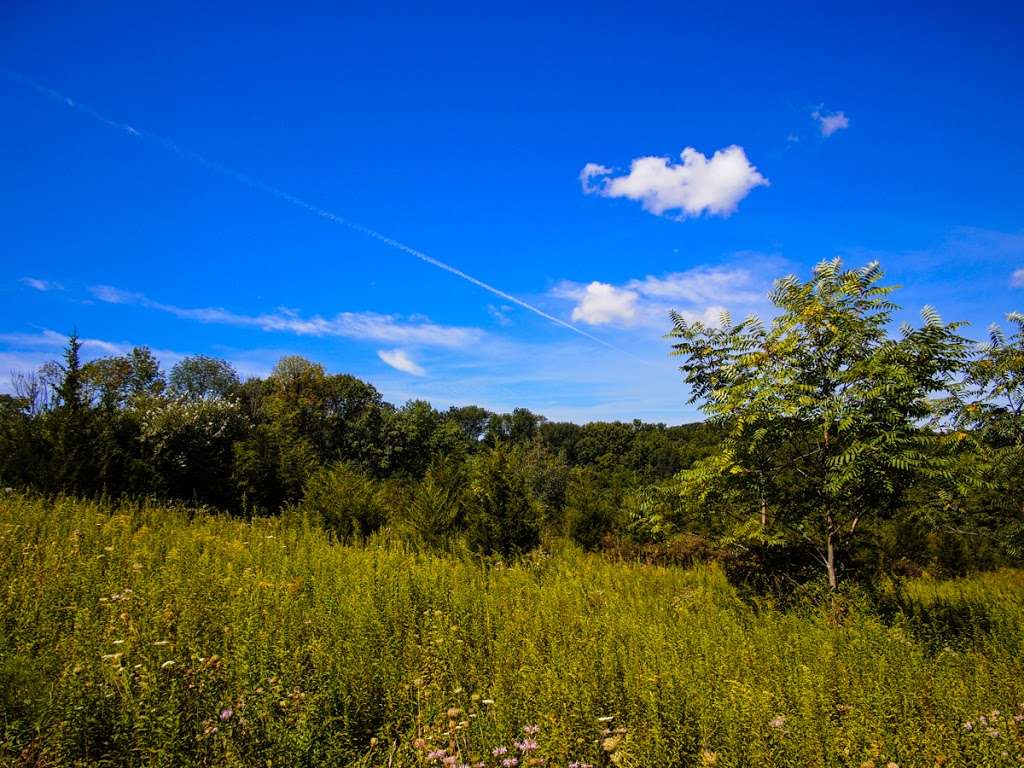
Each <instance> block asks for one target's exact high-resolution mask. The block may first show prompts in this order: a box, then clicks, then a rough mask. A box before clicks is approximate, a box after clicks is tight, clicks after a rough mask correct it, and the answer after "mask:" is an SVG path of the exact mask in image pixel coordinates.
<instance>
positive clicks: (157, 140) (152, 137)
mask: <svg viewBox="0 0 1024 768" xmlns="http://www.w3.org/2000/svg"><path fill="white" fill-rule="evenodd" d="M0 72H2V73H3V74H4V76H5V77H7V78H8V79H10V80H13V81H15V82H17V83H20V84H22V85H27V86H28V87H30V88H32V89H33V90H35V91H37V92H39V93H41V94H43V95H45V96H49V97H50V98H52V99H55V100H57V101H60V102H62V103H63V104H65V105H67V106H68V107H71V108H72V109H77V110H79V111H81V112H84V113H85V114H87V115H89V117H91V118H93V119H94V120H98V121H99V122H101V123H103V124H104V125H107V126H110V127H111V128H115V129H117V130H119V131H122V132H124V133H127V134H128V135H129V136H133V137H134V138H137V139H141V140H143V141H147V142H149V143H151V144H156V145H157V146H160V147H162V148H163V149H166V150H168V151H169V152H173V153H174V154H176V155H178V156H179V157H184V158H187V159H189V160H191V161H193V162H195V163H198V164H199V165H202V166H204V167H206V168H209V169H210V170H213V171H216V172H217V173H220V174H223V175H225V176H229V177H231V178H232V179H235V180H236V181H239V182H241V183H243V184H245V185H246V186H249V187H252V188H253V189H258V190H260V191H261V192H265V193H267V194H269V195H273V196H274V197H276V198H278V199H279V200H283V201H285V202H286V203H290V204H291V205H294V206H296V207H298V208H303V209H305V210H307V211H309V212H310V213H313V214H316V215H317V216H319V217H321V218H323V219H327V220H328V221H331V222H334V223H335V224H340V225H341V226H343V227H347V228H348V229H351V230H353V231H355V232H359V233H361V234H364V235H367V236H368V237H372V238H373V239H375V240H378V241H379V242H381V243H384V244H385V245H389V246H391V247H392V248H395V249H397V250H399V251H402V252H403V253H406V254H408V255H409V256H413V257H415V258H417V259H419V260H420V261H423V262H425V263H427V264H430V265H431V266H434V267H437V268H438V269H443V270H444V271H445V272H449V273H451V274H453V275H455V276H456V277H460V278H462V279H463V280H465V281H466V282H468V283H472V284H473V285H475V286H477V287H478V288H482V289H483V290H485V291H487V292H489V293H492V294H494V295H495V296H498V297H500V298H502V299H505V300H506V301H510V302H512V303H513V304H515V305H517V306H519V307H522V308H523V309H525V310H528V311H530V312H533V314H535V315H538V316H539V317H543V318H544V319H545V320H548V321H550V322H552V323H554V324H555V325H560V326H561V327H563V328H566V329H568V330H570V331H572V332H573V333H576V334H579V335H580V336H582V337H583V338H585V339H589V340H590V341H593V342H595V343H597V344H600V345H602V346H604V347H607V348H608V349H613V350H615V351H616V352H621V353H622V354H625V355H629V356H630V357H635V358H637V359H638V360H639V359H642V358H639V357H637V356H636V355H634V354H633V353H632V352H629V351H627V350H624V349H620V348H619V347H616V346H615V345H614V344H611V343H609V342H607V341H605V340H604V339H602V338H599V337H597V336H594V335H592V334H589V333H587V332H586V331H584V330H581V329H580V328H577V327H576V326H575V325H573V324H572V323H567V322H566V321H565V320H562V319H560V318H557V317H555V316H554V315H551V314H549V313H547V312H545V311H544V310H543V309H540V308H539V307H535V306H534V305H532V304H530V303H528V302H525V301H523V300H522V299H519V298H516V297H515V296H513V295H512V294H510V293H506V292H505V291H503V290H501V289H500V288H495V287H494V286H493V285H490V284H489V283H485V282H484V281H483V280H480V279H479V278H476V277H473V276H472V275H470V274H467V273H466V272H463V271H462V270H461V269H459V268H458V267H453V266H452V265H451V264H446V263H445V262H443V261H441V260H440V259H435V258H434V257H433V256H428V255H427V254H425V253H423V251H420V250H417V249H416V248H413V247H412V246H410V245H406V244H405V243H403V242H401V241H399V240H395V239H394V238H392V237H388V236H387V235H385V234H383V233H381V232H378V231H377V230H375V229H371V228H370V227H366V226H363V225H362V224H358V223H356V222H354V221H349V220H348V219H346V218H345V217H344V216H339V215H338V214H336V213H333V212H332V211H328V210H327V209H326V208H321V207H320V206H318V205H314V204H313V203H310V202H308V201H306V200H303V199H302V198H301V197H296V196H295V195H293V194H291V193H290V192H285V191H284V190H283V189H278V188H277V187H275V186H273V185H271V184H268V183H267V182H265V181H261V180H260V179H257V178H254V177H252V176H249V175H247V174H244V173H241V172H240V171H236V170H235V169H234V168H229V167H228V166H226V165H221V164H220V163H218V162H216V161H214V160H209V159H207V158H205V157H203V156H202V155H200V154H198V153H196V152H193V151H191V150H188V149H183V148H182V147H179V146H178V145H177V144H175V143H174V142H173V141H171V140H170V139H165V138H164V137H162V136H158V135H157V134H155V133H150V132H149V131H142V130H139V129H138V128H135V127H134V126H131V125H129V124H128V123H120V122H118V121H116V120H111V119H110V118H109V117H107V116H106V115H103V114H102V113H100V112H97V111H96V110H95V109H93V108H92V107H90V106H88V105H86V104H83V103H81V102H80V101H75V100H74V99H72V98H70V97H68V96H65V95H64V94H63V93H61V92H60V91H58V90H55V89H53V88H47V87H46V86H45V85H42V84H41V83H38V82H36V81H35V80H33V79H32V78H31V77H28V76H26V75H22V74H20V73H18V72H13V71H11V70H7V69H0ZM645 362H647V361H645Z"/></svg>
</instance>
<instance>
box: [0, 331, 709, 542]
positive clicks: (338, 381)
mask: <svg viewBox="0 0 1024 768" xmlns="http://www.w3.org/2000/svg"><path fill="white" fill-rule="evenodd" d="M80 346H81V345H80V342H79V341H78V339H77V337H75V336H72V337H71V338H70V340H69V342H68V346H67V349H66V350H65V352H64V355H63V358H62V359H61V360H60V361H54V362H52V363H49V364H47V365H45V366H43V368H42V369H41V370H40V371H39V372H37V373H35V374H31V375H24V374H20V375H16V376H15V389H16V394H15V395H13V396H11V395H4V396H2V397H0V483H2V484H4V485H6V486H10V487H25V488H34V489H38V490H40V491H43V492H50V493H57V492H60V493H70V494H77V495H83V496H98V495H105V496H108V497H113V498H119V497H158V498H164V499H176V500H183V501H186V502H192V503H196V504H202V505H207V506H210V507H214V508H217V509H220V510H224V511H228V512H231V513H234V514H238V515H269V514H276V513H278V512H280V511H281V510H282V509H285V508H291V509H293V510H298V511H301V512H303V513H307V514H309V515H311V516H313V517H315V518H317V519H319V520H320V521H322V522H323V524H325V525H326V526H328V527H329V528H330V529H331V530H333V531H334V532H335V533H337V534H338V535H339V536H340V537H345V538H348V537H358V536H366V535H369V534H371V533H373V532H374V531H375V530H377V529H379V528H381V527H382V526H385V525H390V526H393V527H395V528H398V529H401V530H402V531H404V532H407V533H410V534H412V535H413V536H415V537H416V538H417V539H419V540H421V541H422V542H424V543H427V544H430V545H437V546H442V545H446V544H450V543H452V542H454V541H455V540H456V539H458V540H464V541H467V542H468V543H469V544H470V545H471V546H472V547H473V548H474V549H476V550H478V551H481V552H485V553H501V554H504V555H510V554H514V553H517V552H522V551H525V550H528V549H530V548H532V547H534V546H536V544H537V543H538V542H539V540H540V535H541V532H542V531H547V532H550V533H553V534H558V535H561V534H565V535H568V536H570V537H572V538H574V539H575V540H577V541H579V542H580V543H581V544H583V545H584V546H587V547H592V548H593V547H597V546H599V545H600V544H601V542H602V541H603V539H604V538H605V537H607V536H608V535H610V534H612V533H614V532H615V531H616V530H618V529H619V528H620V527H621V525H622V522H623V513H624V510H626V509H628V508H629V505H630V503H634V504H640V503H641V502H640V501H633V502H631V498H632V497H633V496H635V495H636V492H637V490H638V489H642V488H647V487H649V486H651V485H652V484H657V483H660V482H665V481H667V480H669V479H671V478H672V477H673V476H674V475H676V474H677V473H678V472H679V471H680V470H682V469H683V468H685V467H688V466H691V465H692V464H693V463H694V462H695V461H696V460H698V459H700V458H702V457H704V456H707V455H709V453H710V452H711V451H712V450H713V448H714V445H715V440H716V434H717V433H718V430H717V429H716V428H715V427H714V426H712V425H709V424H700V423H698V424H691V425H685V426H679V427H665V426H664V425H660V424H645V423H642V422H639V421H634V422H632V423H621V422H613V423H592V424H587V425H582V426H581V425H576V424H572V423H560V422H550V421H547V420H546V419H544V418H543V417H542V416H539V415H537V414H534V413H531V412H530V411H528V410H526V409H516V410H515V411H513V412H512V413H492V412H490V411H488V410H486V409H484V408H481V407H478V406H464V407H452V408H449V409H448V410H446V411H439V410H436V409H434V408H432V407H431V406H430V404H429V403H427V402H424V401H410V402H408V403H406V404H405V405H403V406H401V407H395V406H393V405H391V404H389V403H387V402H385V401H384V400H383V399H382V397H381V395H380V393H379V392H378V391H377V390H376V389H375V388H374V387H373V386H372V385H370V384H368V383H367V382H365V381H361V380H360V379H358V378H355V377H353V376H350V375H346V374H328V373H327V372H326V371H325V369H324V367H323V366H322V365H319V364H317V363H314V362H311V361H309V360H306V359H304V358H301V357H285V358H283V359H282V360H280V361H279V362H278V364H277V365H276V366H275V368H274V369H273V371H272V372H271V374H270V375H269V376H267V377H266V378H251V379H248V380H246V381H242V380H240V378H239V376H238V375H237V374H236V372H235V371H234V370H233V369H232V367H231V365H230V364H229V363H227V362H226V361H223V360H218V359H215V358H211V357H206V356H202V355H197V356H193V357H188V358H185V359H184V360H182V361H181V362H179V363H178V364H177V365H175V366H174V367H173V369H171V371H170V372H169V374H165V373H164V372H163V371H161V369H160V366H159V364H158V362H157V360H156V359H155V358H154V356H153V355H152V353H151V352H150V351H149V350H148V349H146V348H144V347H139V348H136V349H134V350H132V351H131V352H130V353H129V354H127V355H123V356H112V357H105V358H101V359H97V360H92V361H90V362H83V361H82V360H81V357H80Z"/></svg>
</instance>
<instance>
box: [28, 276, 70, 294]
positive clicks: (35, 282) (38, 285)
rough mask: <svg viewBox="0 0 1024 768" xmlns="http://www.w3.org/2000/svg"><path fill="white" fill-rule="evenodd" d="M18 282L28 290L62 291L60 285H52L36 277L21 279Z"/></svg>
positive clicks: (52, 283)
mask: <svg viewBox="0 0 1024 768" xmlns="http://www.w3.org/2000/svg"><path fill="white" fill-rule="evenodd" d="M20 282H22V283H24V284H25V285H27V286H28V287H29V288H34V289H36V290H37V291H62V290H64V286H63V285H61V284H60V283H54V282H51V281H50V280H42V279H40V278H38V277H23V278H21V280H20Z"/></svg>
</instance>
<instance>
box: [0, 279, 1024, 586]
mask: <svg viewBox="0 0 1024 768" xmlns="http://www.w3.org/2000/svg"><path fill="white" fill-rule="evenodd" d="M881 278H882V273H881V270H880V268H879V267H878V266H877V265H875V264H872V265H869V266H868V267H865V268H863V269H855V270H844V269H843V267H842V265H841V264H840V263H839V262H838V261H832V262H824V263H822V264H821V265H819V266H818V267H817V268H816V270H815V273H814V275H813V277H812V278H811V279H810V280H809V281H807V282H801V281H799V280H797V279H796V278H794V277H789V278H785V279H784V280H781V281H779V282H778V283H777V285H776V288H775V290H774V292H773V294H772V301H773V303H774V305H775V308H776V309H775V314H774V316H773V317H772V318H771V319H770V321H769V322H768V324H767V325H766V324H765V322H763V321H761V320H759V319H757V318H748V319H745V320H743V321H741V322H739V323H734V322H733V320H732V319H731V318H729V317H728V316H726V317H723V318H722V321H721V323H720V324H718V325H715V326H705V325H703V324H701V323H693V324H690V323H688V322H687V321H686V320H684V319H683V318H681V317H678V316H676V317H674V327H673V330H672V331H671V333H670V336H671V337H672V341H673V342H674V345H675V346H674V352H675V353H676V354H677V355H679V356H680V361H681V363H682V373H683V377H684V379H685V382H686V383H687V384H688V385H689V389H690V393H691V396H692V401H693V402H696V403H698V404H700V406H701V407H702V408H703V409H704V410H705V412H706V413H707V415H708V416H709V419H708V420H707V421H706V422H703V423H695V424H688V425H684V426H676V427H666V426H664V425H661V424H646V423H642V422H640V421H634V422H628V423H623V422H614V423H590V424H585V425H577V424H571V423H560V422H551V421H548V420H547V419H545V418H544V417H543V416H541V415H539V414H535V413H532V412H530V411H529V410H526V409H517V410H515V411H513V412H512V413H492V412H490V411H488V410H486V409H484V408H481V407H478V406H473V405H469V406H463V407H452V408H450V409H448V410H446V411H439V410H436V409H434V408H433V407H431V405H430V404H429V403H427V402H424V401H410V402H408V403H405V404H404V405H401V406H394V405H391V404H389V403H386V402H384V401H383V399H382V397H381V395H380V393H379V392H378V391H377V390H376V389H375V388H374V387H373V386H372V385H371V384H369V383H367V382H365V381H361V380H359V379H357V378H355V377H353V376H350V375H346V374H330V373H328V372H327V371H326V370H325V368H324V367H323V366H322V365H320V364H318V363H315V362H312V361H310V360H307V359H304V358H301V357H285V358H283V359H281V360H280V361H279V362H278V364H277V365H276V366H275V368H274V369H273V371H272V372H271V373H270V375H269V376H267V377H266V378H263V379H260V378H252V379H249V380H246V381H242V380H240V378H239V377H238V375H237V374H236V373H235V371H234V370H233V369H232V367H231V365H230V364H228V363H227V362H225V361H223V360H217V359H214V358H210V357H206V356H202V355H197V356H193V357H189V358H186V359H184V360H182V361H181V362H179V363H177V364H176V365H175V366H174V367H173V368H172V369H171V370H170V371H169V372H165V371H162V370H161V368H160V366H159V364H158V362H157V360H156V359H155V358H154V356H153V354H152V353H151V352H150V351H149V350H148V349H146V348H145V347H140V348H136V349H134V350H133V351H132V352H131V353H130V354H127V355H123V356H114V357H106V358H101V359H97V360H91V361H89V362H83V360H82V359H81V357H80V344H79V342H78V340H77V338H76V337H75V336H72V337H71V338H70V340H69V343H68V346H67V349H66V350H65V352H64V355H63V358H62V359H61V360H58V361H54V362H52V363H49V364H47V365H45V366H44V367H43V368H42V369H41V370H39V371H38V372H34V373H23V374H19V375H17V376H16V377H15V385H16V386H15V389H16V393H15V394H14V395H5V396H3V397H2V398H0V483H2V484H3V485H4V486H6V487H10V488H26V489H35V490H37V491H40V492H43V493H47V494H58V493H63V494H75V495H81V496H94V497H95V496H104V497H108V498H113V499H135V500H141V499H144V498H158V499H165V500H176V501H182V502H187V503H190V504H193V505H201V506H205V507H209V508H212V509H215V510H221V511H225V512H229V513H231V514H233V515H238V516H245V517H254V516H267V515H278V514H286V515H292V516H299V517H302V518H305V519H308V520H310V521H313V522H316V523H317V524H319V525H322V526H324V527H325V528H326V529H327V530H328V531H329V532H330V533H331V534H332V535H334V536H335V537H336V538H338V539H345V540H356V539H361V538H365V537H367V536H368V535H370V534H373V533H374V532H375V531H377V530H379V529H381V528H385V527H386V528H389V529H390V530H392V531H393V532H394V533H396V534H397V535H400V536H403V537H405V538H406V539H407V540H408V541H410V542H411V543H413V544H414V545H415V546H418V547H429V548H434V549H442V550H457V549H463V548H467V549H468V550H470V551H473V552H476V553H480V554H483V555H500V556H503V557H506V558H508V557H514V556H516V555H519V554H522V553H524V552H527V551H530V550H532V549H534V548H536V547H538V546H541V545H542V544H543V543H544V542H549V543H550V542H551V541H553V540H555V539H558V538H560V537H565V538H568V539H571V540H573V541H575V542H576V543H577V544H579V545H580V546H582V547H584V548H585V549H588V550H604V551H607V552H608V553H609V554H612V555H614V556H617V557H625V558H640V559H645V560H649V561H656V562H677V563H688V562H692V561H695V560H712V559H713V560H718V561H720V562H721V563H722V564H723V565H724V566H725V567H726V569H727V570H728V571H729V572H730V573H731V574H732V575H733V576H734V577H737V578H740V579H743V580H746V581H750V582H752V583H760V584H765V585H767V584H770V583H776V582H778V581H779V580H784V581H787V582H788V581H790V580H796V581H805V580H807V579H809V578H815V579H817V578H820V577H821V576H824V577H825V578H826V579H827V580H828V583H829V584H830V585H831V586H832V587H835V586H836V585H837V584H838V583H839V582H840V581H841V580H843V579H844V578H845V577H856V578H863V579H868V578H870V577H872V576H874V575H877V574H878V573H880V572H899V573H918V572H921V571H925V570H928V571H933V572H937V573H963V572H965V571H968V570H971V569H979V568H988V567H993V566H997V565H1001V564H1009V563H1014V562H1019V560H1020V557H1021V554H1022V551H1024V501H1022V499H1024V481H1022V479H1021V478H1022V477H1024V426H1022V424H1024V416H1022V412H1021V409H1022V403H1024V317H1022V316H1021V315H1019V314H1011V315H1010V316H1008V320H1009V325H1010V328H1011V330H1010V332H1009V333H1007V332H1005V331H1004V330H1001V329H1000V328H998V327H993V329H992V330H991V332H990V338H989V339H988V340H987V341H986V342H985V343H982V344H979V343H975V342H972V341H970V340H969V339H968V338H967V337H966V335H965V334H966V330H967V329H965V328H964V327H963V326H962V325H960V324H956V323H953V324H946V323H944V322H943V321H942V320H940V319H939V318H938V316H937V315H936V314H935V313H934V311H933V310H931V309H927V308H926V310H925V311H924V313H923V324H922V325H921V326H920V327H918V328H913V327H910V326H904V327H903V328H902V329H901V330H900V331H899V332H898V333H897V334H896V335H895V336H893V335H891V332H890V331H891V326H892V313H893V311H894V310H895V309H897V306H896V305H895V304H894V303H892V302H891V301H890V299H889V294H890V292H891V290H892V289H891V288H889V287H884V286H881V285H880V282H879V281H880V280H881ZM680 390H681V397H682V394H683V387H682V385H681V387H680Z"/></svg>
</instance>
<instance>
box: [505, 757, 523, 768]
mask: <svg viewBox="0 0 1024 768" xmlns="http://www.w3.org/2000/svg"><path fill="white" fill-rule="evenodd" d="M517 765H519V758H518V757H506V758H505V759H504V760H502V761H501V766H502V768H516V766H517Z"/></svg>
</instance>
